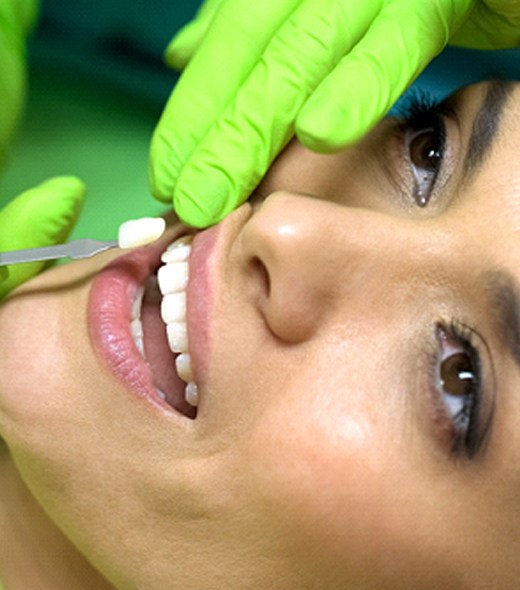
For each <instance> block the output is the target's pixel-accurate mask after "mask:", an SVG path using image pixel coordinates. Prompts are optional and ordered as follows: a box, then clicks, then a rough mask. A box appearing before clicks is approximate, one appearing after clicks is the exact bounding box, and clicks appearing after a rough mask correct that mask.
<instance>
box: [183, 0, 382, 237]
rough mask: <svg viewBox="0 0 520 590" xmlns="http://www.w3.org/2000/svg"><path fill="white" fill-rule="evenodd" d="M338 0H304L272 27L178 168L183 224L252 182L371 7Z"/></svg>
mask: <svg viewBox="0 0 520 590" xmlns="http://www.w3.org/2000/svg"><path fill="white" fill-rule="evenodd" d="M346 4H347V3H342V2H336V1H334V0H308V1H307V2H305V3H303V4H302V5H301V6H300V7H299V8H298V10H297V11H295V13H294V14H293V15H291V17H290V18H289V19H288V20H287V21H286V22H285V23H284V24H283V26H282V27H280V30H279V31H278V33H277V34H276V35H275V36H274V37H273V39H272V40H271V42H270V43H269V45H268V47H267V48H266V50H265V51H264V54H263V56H262V59H261V60H260V61H259V62H258V63H257V65H256V66H255V68H254V69H253V70H252V72H251V74H250V76H249V77H248V79H247V80H246V81H245V82H244V84H243V85H242V86H241V88H240V91H239V92H238V94H237V96H236V97H235V100H234V101H233V103H231V104H230V105H229V106H228V108H227V110H226V111H225V112H224V113H223V114H222V115H221V116H220V117H219V118H218V119H217V121H216V122H215V124H214V126H213V128H212V129H211V130H210V131H209V132H208V134H207V135H206V137H205V138H204V140H203V142H202V143H201V144H200V146H199V147H198V148H197V149H196V150H195V152H194V153H193V155H192V156H191V158H190V160H189V161H188V162H187V164H186V166H185V168H184V169H183V171H182V173H181V174H180V175H179V179H178V182H177V185H176V187H175V194H174V208H175V210H176V211H177V213H178V215H180V217H181V218H182V219H183V220H185V221H186V222H187V223H189V224H192V225H196V226H199V227H200V226H204V225H208V224H211V223H216V222H217V221H219V220H220V219H222V218H223V217H224V216H225V215H226V214H227V213H229V212H230V211H232V210H233V209H234V208H235V207H236V206H238V205H239V204H240V203H242V202H243V201H244V200H245V199H246V198H247V197H248V196H249V194H250V192H251V191H252V189H253V188H254V187H255V186H256V184H258V182H259V180H260V179H261V178H262V176H263V175H264V174H265V172H266V170H267V169H268V167H269V165H270V164H271V162H272V161H273V160H274V158H275V157H276V155H277V154H278V153H279V152H280V151H281V149H282V148H283V147H284V146H285V145H286V144H287V142H288V141H289V139H290V138H291V137H292V135H293V133H294V121H295V119H296V117H297V114H298V112H299V110H300V108H301V107H302V106H303V104H304V102H305V101H306V100H307V98H308V97H309V95H310V94H311V93H312V92H313V90H314V89H315V88H316V86H317V85H318V84H319V83H320V81H321V80H322V79H323V78H324V77H325V76H326V75H327V74H328V73H329V72H330V71H331V69H332V68H333V67H334V66H335V65H336V63H337V62H338V61H339V60H340V59H341V57H342V55H344V54H345V53H346V52H347V51H348V50H349V49H350V48H351V47H352V46H354V45H355V44H356V43H357V42H358V40H359V38H360V37H362V36H363V34H364V33H365V31H366V30H367V29H368V27H369V25H370V22H371V21H372V20H373V18H374V16H375V14H374V13H377V10H378V9H379V4H378V3H377V2H371V3H360V2H355V3H353V4H352V5H350V4H349V5H348V6H346ZM324 15H326V17H324Z"/></svg>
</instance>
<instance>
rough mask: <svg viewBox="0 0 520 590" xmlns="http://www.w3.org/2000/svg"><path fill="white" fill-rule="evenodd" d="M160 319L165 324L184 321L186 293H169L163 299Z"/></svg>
mask: <svg viewBox="0 0 520 590" xmlns="http://www.w3.org/2000/svg"><path fill="white" fill-rule="evenodd" d="M161 317H162V320H163V322H164V323H165V324H169V323H170V322H185V321H186V293H185V292H182V293H171V294H170V295H166V296H165V297H163V300H162V302H161Z"/></svg>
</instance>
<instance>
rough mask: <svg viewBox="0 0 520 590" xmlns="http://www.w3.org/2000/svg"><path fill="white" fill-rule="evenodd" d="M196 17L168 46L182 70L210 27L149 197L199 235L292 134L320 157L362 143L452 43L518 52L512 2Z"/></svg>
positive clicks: (341, 0) (186, 78) (293, 7)
mask: <svg viewBox="0 0 520 590" xmlns="http://www.w3.org/2000/svg"><path fill="white" fill-rule="evenodd" d="M200 14H201V20H200V26H199V28H198V30H197V26H198V25H197V23H194V25H193V26H192V27H191V32H190V30H189V28H188V32H187V33H186V32H185V33H183V35H184V41H183V39H182V35H181V37H180V38H179V40H178V41H177V42H176V41H175V40H174V42H173V44H171V45H170V48H169V61H170V62H173V63H175V61H176V58H175V54H176V52H177V50H178V48H179V47H181V53H183V54H182V55H181V56H180V57H179V63H181V64H182V63H183V62H185V61H187V60H188V59H189V58H190V51H193V50H195V48H196V46H197V43H198V39H199V37H201V36H202V35H203V33H204V32H205V31H206V29H207V34H206V35H205V37H204V39H203V40H202V42H201V43H200V47H198V49H197V51H195V54H194V55H193V58H192V59H191V61H190V63H189V65H188V67H187V68H186V70H185V72H184V74H183V76H182V77H181V79H180V80H179V83H178V84H177V87H176V89H175V90H174V92H173V93H172V96H171V97H170V100H169V101H168V104H167V106H166V109H165V111H164V113H163V116H162V118H161V120H160V122H159V125H158V126H157V128H156V131H155V133H154V138H153V141H152V146H151V154H150V184H151V189H152V193H153V194H154V196H155V197H157V198H158V199H160V200H164V201H170V200H171V199H172V198H173V205H174V208H175V210H176V212H177V214H178V215H179V216H180V217H181V218H182V219H183V220H184V221H185V222H187V223H189V224H191V225H194V226H199V227H203V226H206V225H210V224H212V223H216V222H217V221H219V220H220V219H222V218H223V217H224V216H225V215H226V214H227V213H229V212H230V211H232V210H233V209H234V208H235V207H237V206H238V205H239V204H240V203H242V202H243V201H244V200H245V199H246V198H247V197H248V196H249V194H250V192H251V191H252V190H253V189H254V187H255V186H256V185H257V184H258V182H259V181H260V179H261V178H262V176H263V175H264V174H265V172H266V171H267V169H268V167H269V165H270V164H271V162H272V161H273V159H274V158H275V157H276V155H277V154H278V153H279V152H280V151H281V150H282V148H283V147H284V146H285V145H286V144H287V143H288V141H289V140H290V139H291V137H292V136H293V135H294V133H295V132H296V135H297V136H298V139H299V140H300V141H301V142H302V143H303V144H304V145H305V146H307V147H309V148H311V149H313V150H316V151H320V152H333V151H336V150H339V149H341V148H342V147H344V146H346V145H348V144H351V143H353V142H355V141H356V140H358V139H359V138H360V137H362V136H363V135H364V134H365V133H366V132H367V131H368V130H369V129H370V128H371V127H373V126H374V125H375V124H376V123H377V121H378V120H379V119H380V118H381V117H382V116H383V115H384V114H386V112H387V111H388V110H389V109H390V108H391V107H392V105H393V104H394V103H395V101H396V100H397V99H398V97H399V96H400V95H401V94H402V92H403V91H404V90H405V89H406V88H407V86H408V85H409V84H410V83H411V82H412V81H413V80H414V79H415V78H416V77H417V76H418V74H419V73H420V72H421V71H422V70H423V69H424V67H425V66H426V65H427V64H428V62H429V61H430V60H431V59H432V58H433V57H434V56H436V55H437V54H438V53H439V52H440V51H441V50H442V49H443V48H444V46H445V45H446V43H447V42H448V40H449V39H450V37H451V38H452V40H453V42H456V43H459V44H463V45H466V46H469V47H479V48H491V47H495V48H499V47H510V46H517V45H519V44H520V1H519V0H485V1H484V0H428V1H417V0H370V1H360V0H262V1H261V2H253V1H252V0H250V1H248V0H220V2H219V0H211V5H209V6H208V8H207V10H202V11H201V12H200ZM186 35H187V36H188V38H187V40H186ZM190 44H191V45H190Z"/></svg>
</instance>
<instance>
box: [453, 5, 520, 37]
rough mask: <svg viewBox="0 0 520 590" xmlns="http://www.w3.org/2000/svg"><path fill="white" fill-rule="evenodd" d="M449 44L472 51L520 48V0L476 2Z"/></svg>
mask: <svg viewBox="0 0 520 590" xmlns="http://www.w3.org/2000/svg"><path fill="white" fill-rule="evenodd" d="M450 45H459V46H463V47H470V48H472V49H506V48H510V47H519V46H520V1H519V0H481V1H479V2H475V4H474V6H473V8H472V10H471V12H470V15H469V17H468V20H467V21H466V22H465V23H464V25H463V26H462V27H460V29H459V30H457V31H456V32H455V33H454V34H453V35H452V37H451V38H450Z"/></svg>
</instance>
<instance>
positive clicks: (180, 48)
mask: <svg viewBox="0 0 520 590" xmlns="http://www.w3.org/2000/svg"><path fill="white" fill-rule="evenodd" d="M198 41H199V39H198V38H197V31H196V30H194V27H193V26H191V24H188V25H186V26H185V27H184V28H183V29H181V30H180V31H179V32H178V33H177V35H175V37H174V38H173V39H172V40H171V41H170V43H169V44H168V46H167V47H166V50H165V51H164V61H165V62H166V64H167V65H168V66H170V67H171V68H173V69H175V70H179V71H181V70H183V69H184V68H185V67H186V66H187V65H188V62H189V61H190V59H191V57H192V55H193V53H194V51H195V47H196V46H197V44H198Z"/></svg>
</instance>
